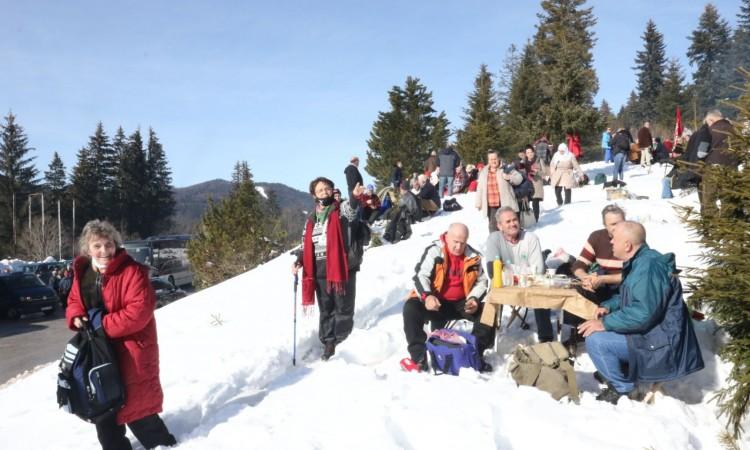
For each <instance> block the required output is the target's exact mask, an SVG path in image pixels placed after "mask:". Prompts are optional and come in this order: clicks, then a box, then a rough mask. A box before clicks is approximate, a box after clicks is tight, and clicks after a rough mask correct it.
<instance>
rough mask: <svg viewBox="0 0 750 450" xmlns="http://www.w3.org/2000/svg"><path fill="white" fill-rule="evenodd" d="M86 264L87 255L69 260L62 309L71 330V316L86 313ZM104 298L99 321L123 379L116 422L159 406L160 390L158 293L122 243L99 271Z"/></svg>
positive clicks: (138, 416)
mask: <svg viewBox="0 0 750 450" xmlns="http://www.w3.org/2000/svg"><path fill="white" fill-rule="evenodd" d="M90 265H91V258H89V257H88V256H79V257H78V258H76V260H75V261H74V262H73V271H74V273H75V276H74V277H73V287H72V289H71V290H70V295H69V297H68V307H67V310H66V312H65V318H66V320H67V323H68V327H69V328H70V329H71V330H75V327H74V326H73V319H74V318H76V317H82V316H86V307H85V306H84V303H83V299H82V297H81V286H80V280H81V279H82V278H83V275H84V273H85V272H86V270H87V267H88V266H90ZM102 299H103V302H104V307H105V308H106V310H107V314H106V315H105V316H104V319H103V320H102V327H103V328H104V333H105V334H106V335H107V337H109V339H110V341H111V342H112V346H113V347H114V349H115V352H116V353H117V359H118V363H119V365H120V372H121V375H122V381H123V384H124V385H125V405H124V406H123V407H122V409H121V410H120V411H118V413H117V423H118V424H125V423H129V422H133V421H135V420H138V419H141V418H143V417H146V416H150V415H152V414H158V413H160V412H161V411H162V402H163V399H164V394H163V392H162V389H161V382H160V381H159V344H158V342H157V337H156V321H155V319H154V308H155V306H156V294H155V292H154V289H153V287H152V286H151V282H150V281H149V273H148V269H147V268H146V267H145V266H143V265H141V264H139V263H137V262H136V261H135V260H133V258H131V257H130V255H128V253H127V252H126V251H125V250H124V249H118V250H117V253H116V254H115V257H114V258H113V260H112V261H111V262H110V263H109V264H108V265H107V269H106V272H105V273H104V274H103V275H102Z"/></svg>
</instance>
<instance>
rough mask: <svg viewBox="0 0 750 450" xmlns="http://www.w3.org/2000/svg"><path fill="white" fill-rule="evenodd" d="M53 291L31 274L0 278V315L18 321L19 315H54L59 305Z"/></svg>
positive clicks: (19, 273) (15, 274) (18, 273)
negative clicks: (39, 313)
mask: <svg viewBox="0 0 750 450" xmlns="http://www.w3.org/2000/svg"><path fill="white" fill-rule="evenodd" d="M59 301H60V300H59V298H58V297H57V294H56V293H55V291H54V290H52V289H51V288H50V287H48V286H47V285H45V284H44V283H42V280H40V279H39V277H37V276H36V275H34V274H33V273H22V272H14V273H10V274H7V275H4V276H2V277H0V314H2V315H5V316H7V317H8V318H9V319H14V320H15V319H18V318H19V317H21V314H31V313H36V312H43V313H44V314H45V315H47V316H50V315H52V314H54V312H55V309H56V308H57V305H58V303H59Z"/></svg>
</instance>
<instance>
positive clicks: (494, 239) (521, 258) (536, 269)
mask: <svg viewBox="0 0 750 450" xmlns="http://www.w3.org/2000/svg"><path fill="white" fill-rule="evenodd" d="M495 223H496V224H497V225H496V226H497V231H495V232H493V233H490V235H489V236H488V237H487V243H486V244H485V255H486V256H487V272H488V273H489V275H490V277H493V276H494V273H493V267H492V264H493V262H494V261H495V258H500V261H502V262H503V264H508V263H510V264H513V265H515V266H517V267H518V268H519V269H524V270H527V271H528V272H527V273H528V274H534V275H541V274H543V273H544V259H543V258H542V247H541V245H540V244H539V238H538V237H537V236H536V235H535V234H534V233H532V232H530V231H526V230H524V229H523V228H521V222H520V221H519V220H518V213H516V211H515V210H514V209H513V208H511V207H510V206H503V207H502V208H500V209H498V210H497V212H495ZM524 266H525V267H524ZM550 317H551V315H550V311H549V309H541V308H536V309H534V318H535V320H536V327H537V337H538V338H539V342H552V340H553V339H554V337H553V333H552V322H551V321H550Z"/></svg>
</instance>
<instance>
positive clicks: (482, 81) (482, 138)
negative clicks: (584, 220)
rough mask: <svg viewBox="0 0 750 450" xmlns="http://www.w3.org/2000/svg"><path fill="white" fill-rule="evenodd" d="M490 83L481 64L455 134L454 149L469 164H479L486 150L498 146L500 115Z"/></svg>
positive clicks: (488, 73) (485, 66) (490, 80)
mask: <svg viewBox="0 0 750 450" xmlns="http://www.w3.org/2000/svg"><path fill="white" fill-rule="evenodd" d="M493 84H494V82H493V80H492V74H491V73H490V72H489V71H488V70H487V65H486V64H482V65H481V66H480V67H479V74H478V75H477V77H476V78H475V79H474V92H472V93H471V94H469V105H468V107H466V108H464V117H463V119H464V127H463V129H461V130H458V131H457V132H456V150H457V151H458V153H459V154H460V155H461V156H462V157H463V158H464V160H466V161H467V162H470V163H476V162H478V161H482V160H483V158H484V155H485V154H486V153H487V150H489V149H491V148H497V147H498V145H499V143H500V142H499V140H500V136H499V133H500V112H499V110H498V99H497V92H495V89H494V88H493Z"/></svg>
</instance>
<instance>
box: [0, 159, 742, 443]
mask: <svg viewBox="0 0 750 450" xmlns="http://www.w3.org/2000/svg"><path fill="white" fill-rule="evenodd" d="M609 167H610V165H609V164H604V163H592V164H588V165H586V166H584V168H585V170H586V171H587V173H588V175H589V177H590V178H591V179H592V180H593V179H594V177H595V175H596V173H598V172H600V171H602V170H607V173H609ZM663 174H664V170H663V169H659V167H658V166H655V168H654V170H653V172H652V173H651V174H647V173H646V172H645V170H643V169H641V168H640V167H638V166H635V167H633V166H630V167H628V168H627V172H626V179H625V181H626V182H627V183H628V189H630V190H631V191H632V192H635V193H637V194H639V195H646V196H648V197H649V199H648V200H624V201H620V202H619V203H620V204H621V205H622V206H624V207H625V208H626V210H627V213H628V217H629V218H630V219H635V220H639V221H641V222H642V223H643V224H644V225H645V227H646V230H647V233H648V242H649V244H650V245H651V246H652V247H654V248H656V249H657V250H660V251H662V252H667V251H671V252H675V253H676V254H677V262H678V265H680V266H692V265H696V264H698V261H697V259H696V256H698V255H699V253H700V251H701V250H700V248H699V247H698V246H697V245H696V244H694V243H692V242H691V237H690V236H689V233H688V232H687V231H686V230H685V228H684V227H683V225H682V224H681V223H680V222H679V219H678V217H677V215H676V213H675V211H674V209H673V205H675V204H679V205H688V204H697V197H696V195H695V194H692V195H688V196H684V197H681V196H680V195H679V191H675V194H676V198H674V199H672V200H662V199H661V198H660V193H661V178H662V176H663ZM546 189H547V190H546V192H545V196H546V197H545V201H544V204H543V206H544V211H543V213H542V217H541V220H540V222H539V224H538V225H537V226H536V227H534V228H533V230H532V231H534V232H535V233H537V235H538V236H539V238H540V240H541V242H542V245H543V246H544V247H545V248H551V249H553V250H554V249H556V248H558V247H562V248H564V249H565V250H566V251H567V252H569V253H571V254H574V255H575V254H577V253H578V252H579V251H580V249H581V247H582V245H583V243H584V242H585V239H586V238H587V236H588V234H589V233H590V232H591V231H593V230H594V229H597V228H599V227H600V226H601V218H600V211H601V209H602V208H603V207H604V205H605V204H607V203H608V202H607V201H606V195H605V192H604V191H603V190H602V186H601V185H599V186H596V185H589V186H586V187H583V188H580V189H575V190H574V191H573V203H572V204H570V205H566V206H564V207H562V208H556V207H555V200H554V193H553V191H552V190H551V188H549V187H546ZM457 198H458V199H459V202H460V203H461V204H462V205H463V206H464V209H463V210H462V211H458V212H455V213H450V214H446V213H443V214H442V215H440V216H438V217H435V218H433V219H431V220H429V221H427V222H424V223H420V224H417V225H415V226H414V227H413V229H414V234H413V236H412V237H411V239H409V240H407V241H403V242H400V243H398V244H395V245H384V246H381V247H377V248H372V249H369V250H368V251H367V252H366V253H365V258H364V263H363V265H362V270H361V272H360V273H359V276H358V280H357V299H356V302H357V306H356V314H355V329H354V332H353V333H352V335H351V336H350V337H349V339H348V340H347V341H345V342H344V343H343V344H342V345H340V346H339V347H338V349H337V353H336V355H335V356H334V357H333V358H332V359H331V360H330V361H329V362H327V363H323V362H320V361H319V356H320V354H321V350H322V349H321V345H320V343H319V342H318V340H317V314H316V313H313V315H312V316H311V317H304V316H302V314H301V309H299V308H298V314H299V317H298V321H297V336H298V344H297V366H296V367H293V366H292V363H291V361H292V333H293V320H292V317H293V302H292V296H293V289H292V286H293V278H292V275H291V273H290V265H291V262H292V257H291V256H289V255H288V254H286V255H282V256H280V257H278V258H276V259H274V260H272V261H270V262H268V263H266V264H264V265H263V266H260V267H258V268H256V269H255V270H252V271H250V272H248V273H245V274H243V275H240V276H238V277H236V278H234V279H231V280H228V281H227V282H225V283H222V284H220V285H217V286H214V287H213V288H210V289H207V290H204V291H201V292H198V293H195V294H193V295H191V296H190V297H188V298H185V299H183V300H180V301H179V302H176V303H173V304H171V305H169V306H167V307H165V308H162V309H160V310H158V311H157V313H156V315H157V322H158V330H159V342H160V352H161V368H162V372H161V379H162V383H163V386H164V392H165V403H164V413H163V415H162V416H163V418H164V420H165V421H166V423H167V425H168V426H169V428H170V430H171V431H172V432H173V433H174V434H175V435H176V436H177V439H178V440H179V441H180V448H184V449H294V450H302V449H326V450H328V449H346V450H351V449H377V450H387V449H434V448H441V449H450V448H468V449H472V450H480V449H511V448H512V449H543V448H557V449H576V450H578V449H580V448H593V449H645V448H653V449H660V450H662V449H679V450H683V449H718V448H721V446H720V444H719V442H718V438H717V436H718V435H719V433H720V432H721V431H722V430H723V425H722V423H721V422H720V421H718V420H717V418H716V405H715V403H709V399H710V398H711V397H712V396H713V393H714V391H715V390H716V389H718V388H720V387H721V386H722V385H723V384H724V383H725V381H724V380H725V379H726V376H727V374H728V373H729V370H730V367H729V366H728V365H727V364H724V363H722V362H720V361H719V360H718V359H717V357H716V356H715V352H716V349H717V345H718V340H719V339H721V337H720V336H721V333H716V334H715V333H714V332H715V326H714V325H713V324H712V323H711V322H702V323H696V329H697V332H698V335H699V339H700V342H701V345H702V350H703V357H704V359H705V362H706V368H705V369H704V370H702V371H701V372H699V373H696V374H693V375H691V376H689V377H687V378H685V379H683V380H680V381H678V382H673V383H668V384H667V385H666V386H665V391H666V393H667V395H666V396H664V397H658V399H657V401H656V403H655V404H654V405H645V404H643V403H639V402H633V401H630V400H627V399H621V400H620V402H619V404H618V405H616V406H614V405H611V404H609V403H602V402H598V401H596V400H595V399H594V397H595V395H596V393H598V391H599V389H600V387H599V385H598V384H597V382H596V381H595V380H594V378H593V376H592V373H593V371H594V368H593V365H592V363H591V361H590V359H589V358H588V356H587V355H586V354H585V352H584V351H583V346H581V347H580V348H579V357H578V359H577V362H576V366H575V369H576V373H577V376H578V383H579V387H580V388H581V389H582V390H583V395H582V399H581V403H580V405H575V404H572V403H568V402H567V401H566V400H563V401H560V402H557V401H555V400H553V399H552V398H551V397H550V396H549V395H548V394H546V393H545V392H542V391H538V390H536V389H534V388H530V387H520V388H519V387H517V386H516V384H515V383H514V382H513V380H512V379H511V378H510V376H509V375H508V373H507V356H508V354H509V351H510V350H511V349H513V348H514V347H515V346H516V345H517V344H519V343H529V342H533V341H534V339H535V335H534V333H533V330H534V329H535V327H534V325H532V327H531V330H528V331H524V330H521V329H519V328H518V326H517V325H514V327H513V328H512V329H511V330H510V331H508V332H506V333H505V334H504V335H502V338H501V339H500V344H499V349H498V352H497V353H491V354H490V355H489V357H488V360H489V361H490V362H491V363H492V364H493V365H494V367H495V370H494V372H493V373H491V374H488V375H484V374H483V375H479V374H477V373H475V372H473V371H466V370H465V371H463V372H462V373H461V375H460V376H459V377H450V376H433V375H430V374H424V373H423V374H414V373H405V372H402V371H401V369H400V368H399V364H398V361H399V360H400V359H401V358H403V357H405V356H407V352H406V342H405V339H404V334H403V322H402V318H401V309H402V301H403V297H404V295H405V294H406V293H407V292H408V291H409V289H411V287H412V284H411V277H412V276H413V270H414V266H415V264H416V262H417V259H418V257H419V255H420V254H421V252H422V250H423V249H424V248H425V247H426V246H427V245H428V244H429V243H430V242H431V241H432V240H434V239H436V238H437V237H438V236H439V234H440V233H442V232H443V231H444V230H446V228H447V227H448V225H449V224H450V223H452V222H456V221H460V222H464V223H466V224H467V225H468V226H469V228H470V232H471V235H470V237H469V243H470V244H471V245H472V246H474V247H475V248H477V249H479V250H480V251H481V250H483V248H484V242H485V240H486V238H487V225H486V219H484V220H483V218H482V217H480V214H479V213H478V212H477V211H476V209H474V208H473V202H474V197H473V194H467V195H461V196H458V197H457ZM297 301H299V298H298V299H297ZM528 317H529V319H530V320H531V321H532V322H533V314H529V316H528ZM64 344H65V343H64V342H61V343H60V350H61V352H62V350H63V347H64ZM56 374H57V367H56V363H50V364H49V365H47V366H45V367H42V368H39V369H38V370H36V371H35V372H33V373H31V374H26V375H25V376H19V377H17V378H16V379H15V380H12V381H11V382H9V383H6V384H5V385H4V386H2V387H0V405H2V406H1V408H0V436H2V442H3V443H2V448H3V449H27V448H35V449H72V448H75V449H76V450H84V449H96V448H99V447H98V443H97V441H96V435H95V432H94V429H93V426H92V425H90V424H86V423H84V422H82V421H81V420H79V419H77V418H75V417H74V416H71V415H69V414H66V413H64V412H62V411H59V410H58V409H57V405H56V400H55V383H56ZM131 439H133V438H132V436H131ZM745 445H747V441H746V442H745ZM134 448H141V447H140V446H139V444H135V445H134Z"/></svg>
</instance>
